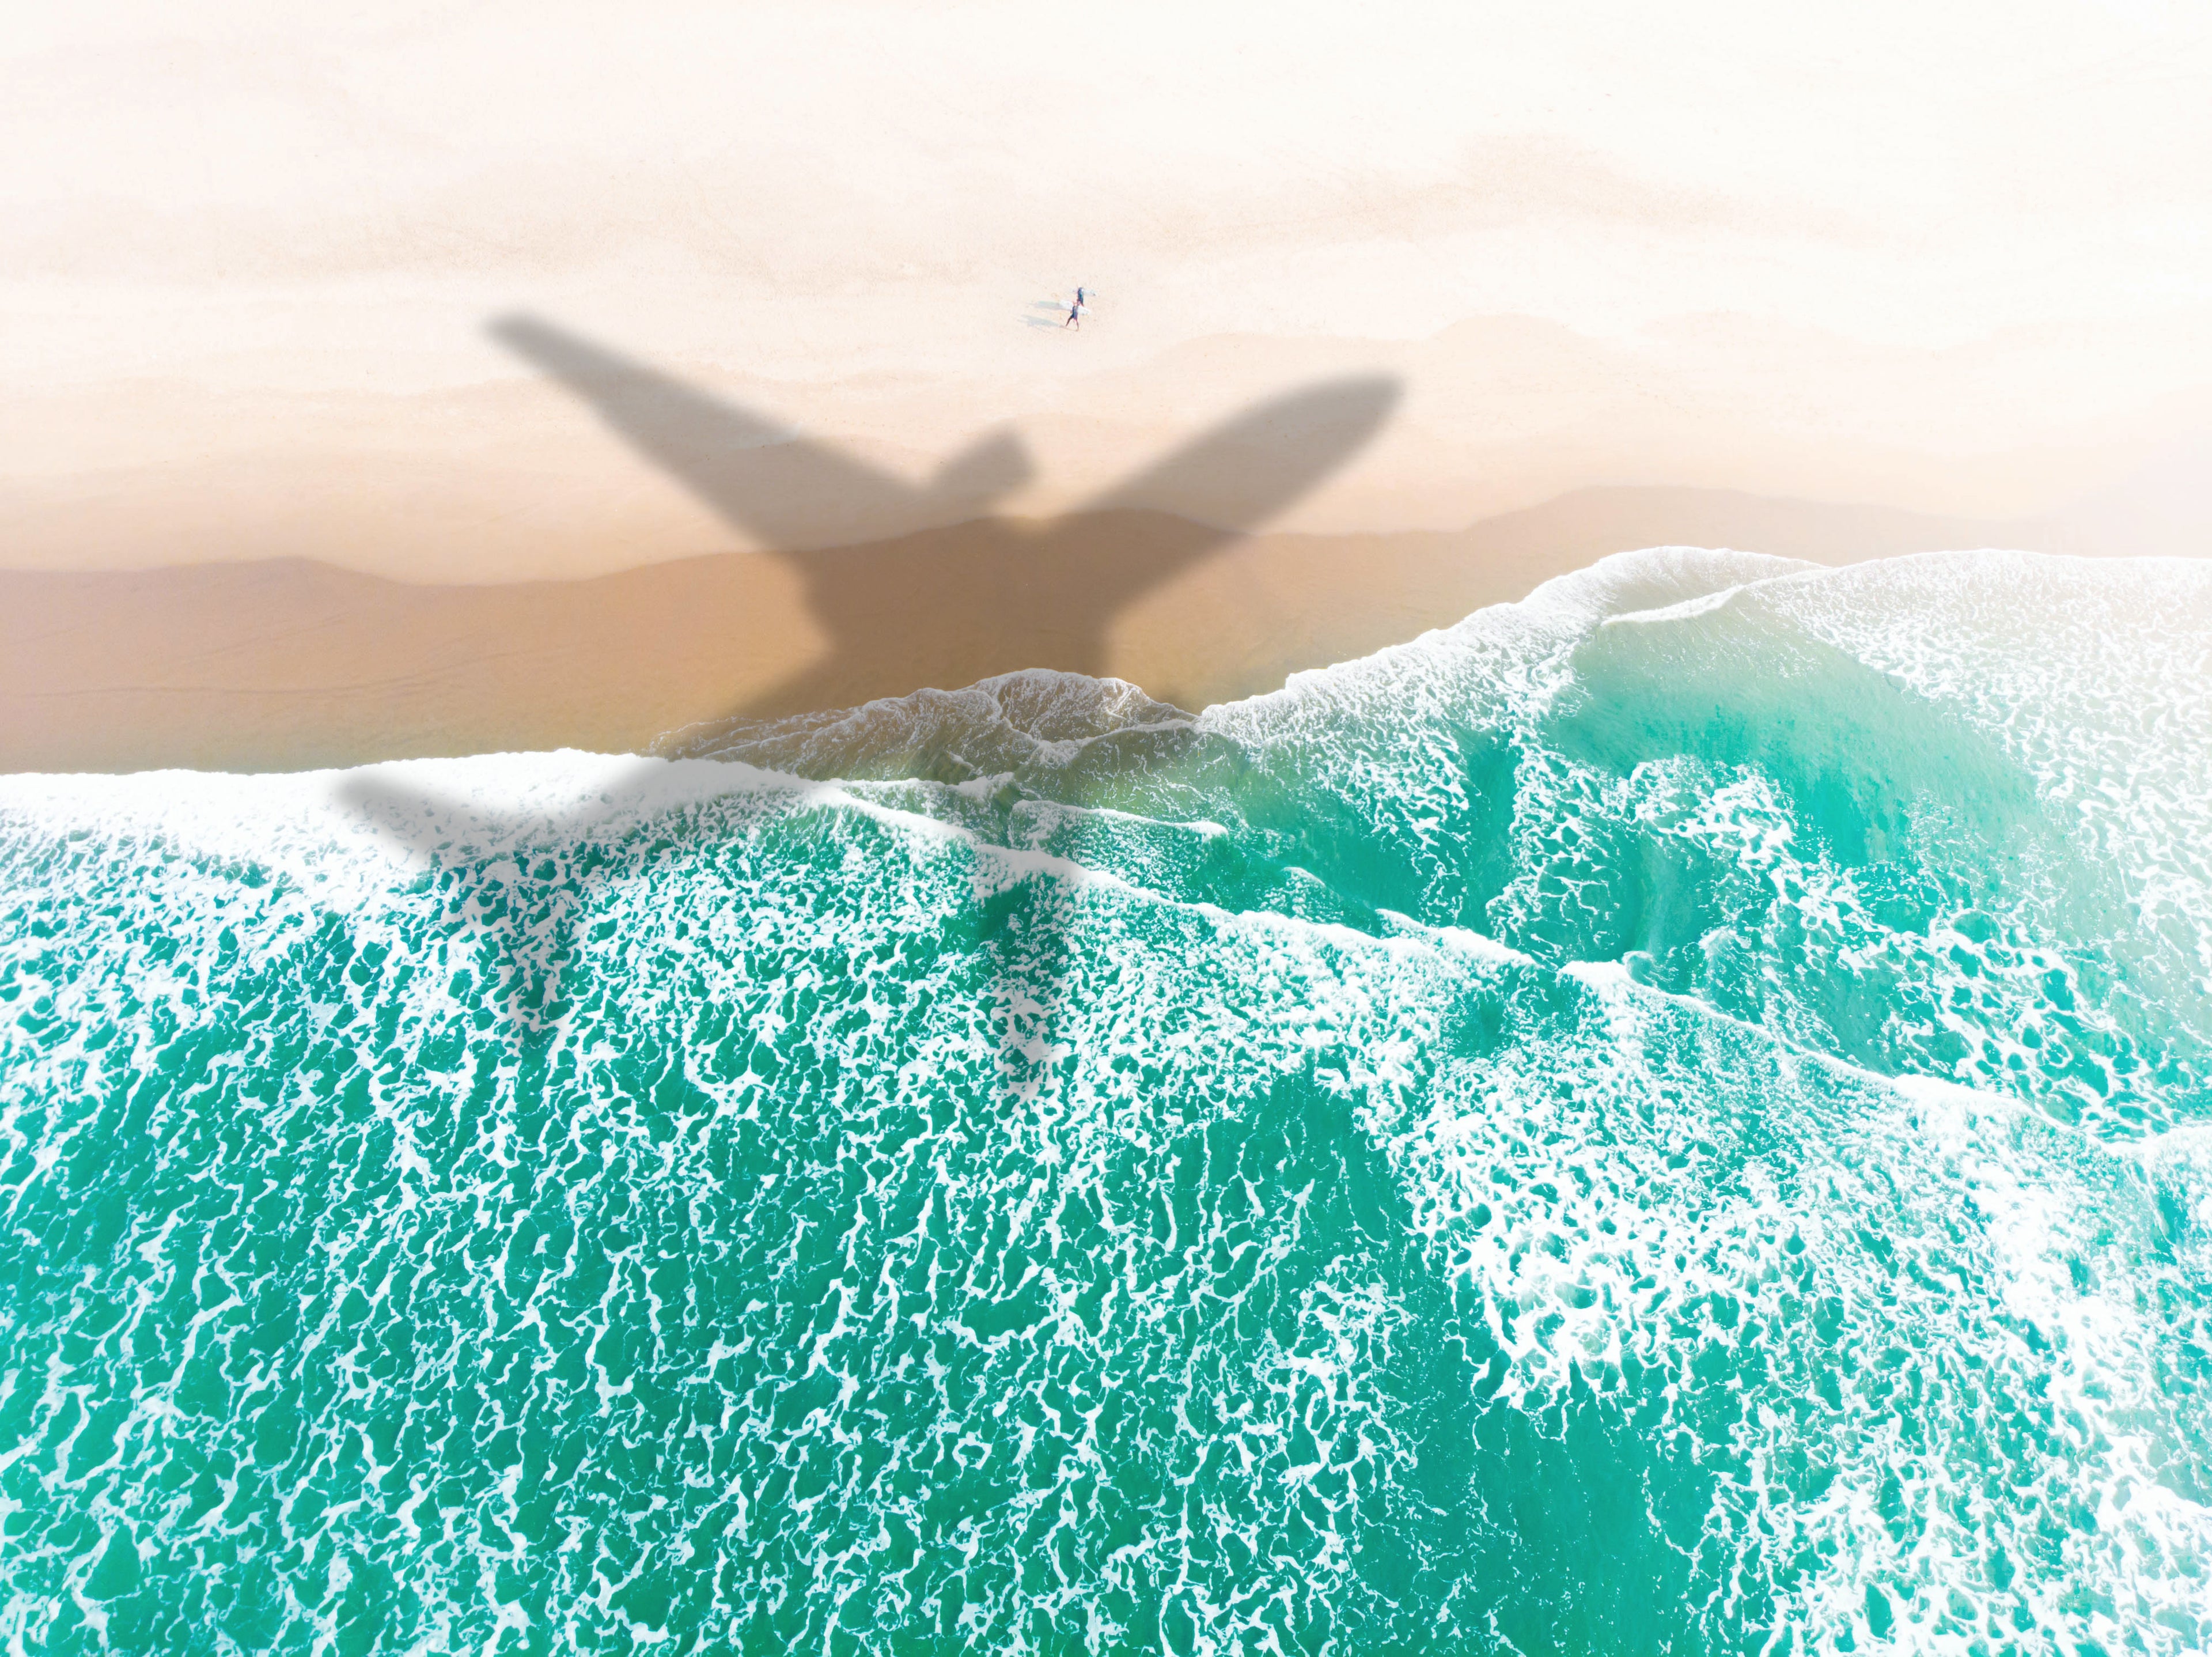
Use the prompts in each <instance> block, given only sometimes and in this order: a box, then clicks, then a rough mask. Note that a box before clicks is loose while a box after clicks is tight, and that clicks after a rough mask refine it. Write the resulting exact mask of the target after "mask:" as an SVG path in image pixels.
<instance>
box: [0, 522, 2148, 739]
mask: <svg viewBox="0 0 2212 1657" xmlns="http://www.w3.org/2000/svg"><path fill="white" fill-rule="evenodd" d="M2133 539H2135V536H2134V535H2133V534H2132V533H2130V526H2129V525H2128V524H2126V523H2125V522H2117V523H2115V524H2112V525H2108V526H2106V527H2105V528H2102V529H2100V527H2099V525H2098V523H2097V522H2096V521H2093V520H2091V519H2088V518H2083V517H2079V516H2077V517H2075V518H2070V519H2069V518H2068V517H2065V516H2062V515H2052V516H2049V517H2045V518H2043V519H2037V520H2017V521H2008V522H1997V521H1979V520H1972V519H1964V518H1944V517H1936V516H1933V515H1922V514H1915V513H1910V512H1904V511H1899V510H1895V509H1887V508H1881V507H1874V506H1860V507H1847V506H1837V505H1832V504H1826V503H1811V502H1804V501H1791V500H1787V499H1778V498H1774V497H1766V496H1753V495H1747V494H1738V493H1733V492H1729V491H1721V490H1692V489H1632V488H1618V489H1594V490H1577V491H1575V492H1573V493H1571V494H1569V495H1566V496H1560V497H1559V498H1557V499H1555V500H1553V501H1552V502H1550V503H1547V504H1546V505H1544V506H1542V507H1539V508H1535V509H1530V510H1528V511H1525V512H1519V513H1510V514H1505V515H1501V516H1498V517H1496V518H1492V519H1487V520H1485V521H1481V522H1480V523H1477V524H1474V525H1472V526H1469V527H1467V528H1465V529H1462V530H1458V531H1401V532H1397V533H1384V534H1370V535H1357V534H1352V535H1316V534H1298V533H1259V534H1252V535H1246V536H1242V537H1235V538H1228V537H1224V536H1223V535H1221V534H1220V533H1218V532H1215V531H1211V530H1207V529H1206V528H1205V527H1203V526H1200V525H1195V524H1193V523H1192V522H1190V521H1188V520H1186V519H1182V518H1177V517H1175V516H1173V515H1169V514H1165V513H1158V512H1148V511H1140V510H1127V511H1120V512H1103V513H1095V514H1087V515H1076V516H1073V517H1069V518H1065V519H1059V520H1051V521H1038V520H1022V519H1010V518H995V519H981V520H975V521H970V522H969V523H965V524H959V525H955V526H952V527H948V528H944V529H933V530H925V531H921V532H919V533H913V534H908V535H902V536H897V537H894V538H892V539H887V540H881V541H875V542H868V543H862V544H860V545H852V546H846V547H839V548H833V549H829V550H828V551H821V552H809V553H787V554H764V553H758V552H722V553H714V554H709V555H706V556H703V557H693V558H686V559H679V560H675V561H671V562H665V563H660V564H650V565H645V566H641V567H638V568H634V569H629V570H621V571H617V572H616V573H614V574H611V575H606V576H592V577H588V578H586V579H582V580H575V581H538V582H515V583H510V584H506V585H499V586H442V587H441V586H426V585H420V584H413V583H407V582H398V581H393V580H391V579H388V578H385V577H380V576H366V575H362V574H358V573H356V572H353V571H349V570H340V569H337V568H335V567H333V566H331V565H327V564H316V563H313V562H309V561H307V560H271V561H265V562H262V563H258V564H201V565H186V566H177V565H172V566H167V567H161V568H156V569H151V570H136V571H123V572H116V571H110V572H82V573H74V574H60V573H51V572H24V571H0V617H4V618H5V619H4V620H0V771H7V772H23V771H43V772H53V771H98V772H118V771H149V770H167V769H175V768H179V767H185V768H191V769H196V770H206V771H305V770H317V769H324V768H330V767H340V766H350V765H365V764H371V763H374V762H377V761H380V760H387V759H401V758H437V757H453V756H460V755H465V754H473V753H483V752H538V751H545V750H550V749H557V748H577V749H582V750H586V751H589V752H606V753H620V752H643V751H646V750H647V749H648V748H649V747H650V746H651V745H652V744H653V742H654V741H655V740H656V739H657V738H659V737H661V736H663V735H665V734H670V733H672V732H674V731H677V730H678V729H681V728H684V727H686V726H690V725H696V724H701V723H707V722H725V721H727V720H730V719H732V718H733V717H757V718H773V717H778V716H783V715H787V714H793V713H800V712H808V711H816V710H824V709H831V708H842V707H850V706H854V705H858V704H860V703H864V702H866V701H870V700H872V699H874V698H878V697H896V696H900V695H903V694H906V693H908V692H909V691H915V690H917V689H921V688H923V687H925V686H935V687H937V688H940V689H957V688H959V687H961V686H964V685H969V684H972V683H974V682H975V681H976V680H977V679H983V678H986V677H988V676H990V675H992V674H994V673H1004V672H1008V671H1012V670H1014V669H1018V668H1023V667H1043V668H1053V669H1058V670H1061V671H1068V672H1076V673H1089V674H1092V675H1097V676H1111V677H1114V678H1118V679H1125V680H1127V681H1129V682H1130V683H1132V684H1133V685H1138V686H1139V687H1140V688H1141V689H1142V690H1144V691H1146V694H1148V695H1150V696H1152V697H1154V698H1158V700H1161V701H1164V702H1168V703H1171V704H1175V705H1177V706H1179V707H1183V708H1187V709H1189V710H1194V711H1195V710H1198V709H1200V708H1203V707H1206V706H1207V705H1210V704H1217V703H1221V702H1226V701H1233V700H1237V699H1239V698H1243V697H1248V696H1252V695H1255V694H1261V693H1264V692H1266V691H1273V690H1275V689H1277V688H1279V686H1281V685H1283V683H1284V682H1285V679H1287V678H1288V677H1289V676H1290V675H1291V674H1292V673H1298V672H1302V671H1305V670H1309V669H1312V668H1318V667H1328V666H1329V665H1331V664H1334V663H1336V662H1340V661H1349V660H1352V659H1354V658H1357V657H1359V656H1363V655H1369V654H1370V653H1372V652H1373V651H1375V650H1377V649H1383V648H1384V647H1386V646H1388V645H1391V644H1395V643H1403V642H1405V641H1406V640H1408V639H1411V638H1414V637H1418V636H1419V635H1420V634H1422V633H1424V632H1426V631H1430V630H1431V629H1433V628H1437V627H1445V626H1449V625H1452V624H1455V623H1456V622H1458V621H1460V620H1462V618H1465V617H1466V616H1467V615H1468V614H1470V613H1472V612H1474V611H1476V610H1480V609H1482V608H1484V607H1486V606H1489V605H1493V604H1498V603H1508V602H1513V601H1516V600H1520V599H1522V598H1524V597H1526V596H1527V595H1528V593H1530V592H1531V591H1533V590H1534V588H1537V587H1539V586H1541V584H1542V583H1543V582H1546V581H1547V580H1549V579H1551V578H1553V576H1560V575H1564V574H1567V573H1569V572H1571V571H1572V570H1578V569H1582V568H1585V567H1587V566H1588V565H1589V564H1593V563H1595V561H1596V560H1597V559H1599V558H1601V557H1605V556H1607V555H1608V554H1611V553H1614V552H1620V551H1629V550H1632V549H1633V548H1636V547H1641V546H1652V545H1700V546H1728V547H1733V548H1735V549H1736V550H1739V551H1758V552H1768V553H1774V554H1777V555H1780V556H1785V557H1801V558H1805V559H1808V561H1811V562H1814V563H1817V564H1831V565H1833V564H1848V563H1856V562H1858V561H1861V560H1863V559H1866V558H1872V557H1887V556H1893V555H1896V554H1900V553H1908V552H1918V551H1954V550H1964V549H1971V548H1976V547H1991V546H2008V547H2015V548H2018V549H2021V550H2026V551H2046V552H2053V553H2082V552H2089V553H2099V554H2111V553H2125V552H2130V551H2136V550H2138V549H2137V548H2136V547H2134V546H2131V545H2129V544H2128V543H2129V542H2130V541H2132V540H2133ZM2139 550H2141V551H2153V550H2154V549H2153V548H2149V547H2144V548H2141V549H2139Z"/></svg>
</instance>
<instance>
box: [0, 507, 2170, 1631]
mask: <svg viewBox="0 0 2212 1657" xmlns="http://www.w3.org/2000/svg"><path fill="white" fill-rule="evenodd" d="M693 746H695V748H697V749H700V750H702V751H704V752H710V753H713V754H717V755H720V759H719V760H714V759H708V758H690V759H685V760H682V761H672V762H659V761H655V762H641V761H638V760H635V759H627V760H625V759H611V758H602V757H595V756H589V755H579V754H574V753H559V754H537V755H516V756H495V757H490V758H480V759H473V760H464V761H450V762H423V763H419V764H413V765H402V766H392V767H383V768H378V770H377V771H375V772H374V775H373V777H369V778H368V782H372V783H374V789H367V784H366V783H364V779H363V777H362V775H361V774H353V775H351V776H342V775H337V774H322V775H315V776H305V777H216V776H201V775H186V774H170V775H163V776H145V777H125V778H94V777H82V778H70V777H15V778H9V779H6V780H5V782H4V783H0V1218H4V1227H0V1272H4V1279H5V1286H6V1287H5V1298H4V1302H0V1649H4V1650H6V1651H8V1652H17V1651H24V1652H37V1651H78V1650H115V1651H130V1652H173V1653H211V1654H212V1653H232V1652H246V1651H286V1652H290V1651H300V1652H308V1651H314V1652H325V1651H328V1652H343V1653H359V1652H369V1651H379V1652H394V1653H398V1652H447V1651H453V1652H459V1651H468V1652H515V1653H520V1652H554V1651H563V1652H565V1651H590V1652H630V1651H645V1650H647V1649H651V1650H656V1651H665V1652H687V1653H688V1652H719V1651H740V1652H762V1653H767V1652H784V1651H804V1652H820V1653H836V1654H844V1653H864V1652H866V1653H876V1652H881V1653H905V1652H937V1651H945V1652H950V1651H959V1650H968V1651H976V1652H992V1653H1000V1652H1077V1651H1089V1652H1122V1651H1129V1652H1139V1651H1164V1652H1172V1653H1177V1654H1193V1653H1262V1652H1269V1653H1290V1652H1324V1651H1327V1652H1335V1653H1344V1654H1357V1653H1370V1652H1385V1651H1403V1652H1419V1651H1442V1652H1469V1653H1475V1652H1499V1653H1505V1652H1519V1653H1530V1654H1533V1653H1552V1652H1559V1653H1608V1654H1609V1653H1644V1652H1680V1653H1691V1652H1698V1653H1704V1652H1738V1651H1743V1652H1750V1651H1762V1652H1764V1651H1772V1652H1801V1651H1802V1652H1844V1651H1855V1652H1875V1651H1914V1652H1941V1653H1959V1654H1969V1653H1984V1652H1986V1653H1997V1652H2007V1651H2018V1652H2052V1653H2067V1654H2074V1653H2077V1652H2102V1653H2113V1654H2116V1653H2120V1652H2130V1651H2151V1652H2160V1653H2183V1652H2191V1651H2203V1650H2204V1649H2206V1648H2208V1646H2212V567H2207V566H2194V565H2186V564H2172V563H2154V562H2143V563H2112V564H2096V563H2075V562H2067V561H2058V560H2051V559H2042V558H2035V557H2027V556H2025V555H2012V554H2000V553H1978V554H1970V555H1955V556H1944V557H1921V558H1913V559H1907V560H1899V561H1892V562H1887V563H1882V564H1871V565H1863V566H1859V567H1857V568H1853V569H1850V570H1840V571H1830V570H1814V569H1811V568H1809V567H1807V566H1803V565H1799V564H1790V563H1786V562H1784V561H1781V560H1777V559H1769V558H1759V557H1750V556H1747V555H1739V554H1727V553H1712V552H1698V551H1684V550H1674V551H1653V552H1644V553H1638V554H1632V555H1627V556H1624V557H1619V558H1614V559H1611V560H1607V562H1606V563H1604V564H1601V565H1599V566H1597V567H1596V568H1595V570H1589V571H1586V572H1584V573H1583V574H1582V575H1579V576H1573V577H1569V578H1567V579H1565V580H1564V581H1561V582H1554V583H1553V584H1552V585H1551V586H1550V587H1548V588H1545V589H1543V590H1542V591H1541V593H1540V594H1538V595H1537V596H1536V597H1535V598H1534V599H1533V600H1530V601H1529V602H1528V603H1527V604H1524V605H1520V606H1506V607H1501V608H1498V609H1493V610H1489V611H1485V612H1480V613H1479V614H1477V615H1475V616H1474V617H1471V618H1468V621H1466V622H1465V623H1463V624H1462V625H1460V626H1459V627H1457V628H1455V629H1453V630H1450V631H1446V632H1443V633H1438V634H1432V635H1430V636H1428V637H1425V638H1422V639H1420V640H1418V641H1415V642H1413V643H1408V644H1407V645H1405V646H1402V647H1401V648H1398V649H1393V650H1389V651H1386V652H1384V653H1383V654H1382V655H1377V656H1375V657H1373V658H1370V659H1369V660H1366V661H1359V662H1355V663H1351V664H1347V665H1346V666H1344V667H1337V668H1333V669H1330V670H1328V672H1326V673H1314V674H1307V675H1303V676H1301V677H1299V678H1298V679H1295V680H1293V681H1292V683H1291V685H1290V686H1289V687H1288V688H1287V689H1285V691H1282V692H1280V693H1279V694H1276V695H1273V696H1271V697H1267V698H1260V699H1257V700H1255V701H1251V702H1247V703H1241V704H1234V705H1230V706H1225V707H1220V708H1216V709H1212V710H1207V711H1206V713H1204V714H1202V715H1200V716H1186V715H1182V714H1179V713H1177V712H1176V711H1175V710H1170V709H1166V708H1164V707H1161V706H1160V705H1158V704H1152V703H1148V702H1146V700H1145V699H1144V698H1142V697H1141V696H1139V695H1138V694H1136V693H1135V692H1134V691H1131V690H1130V689H1129V688H1128V687H1127V686H1121V685H1114V684H1112V683H1110V682H1109V683H1099V682H1094V681H1091V680H1085V679H1070V678H1065V677H1060V676H1053V675H1043V674H1031V675H1024V676H1020V677H1017V678H1014V679H1006V680H1001V681H996V682H994V683H992V684H988V685H982V686H978V687H975V688H973V689H970V690H969V691H963V692H959V693H957V694H941V693H935V692H932V693H926V694H924V695H921V696H918V697H915V698H908V700H907V701H905V702H902V703H898V704H876V705H874V706H872V707H871V708H869V709H866V710H860V712H858V713H855V714H853V715H850V716H842V717H824V718H817V719H811V720H807V721H800V722H793V723H789V724H787V725H785V726H782V727H779V728H772V729H769V730H765V731H763V730H758V729H755V730H751V731H732V732H724V733H719V734H717V733H708V734H704V735H702V736H696V738H695V740H694V745H693ZM365 790H366V791H365ZM410 794H411V795H412V796H413V797H415V798H416V799H417V801H418V803H417V804H416V805H414V806H408V805H406V804H404V797H406V796H410ZM395 800H399V801H402V803H399V804H394V803H393V802H394V801H395Z"/></svg>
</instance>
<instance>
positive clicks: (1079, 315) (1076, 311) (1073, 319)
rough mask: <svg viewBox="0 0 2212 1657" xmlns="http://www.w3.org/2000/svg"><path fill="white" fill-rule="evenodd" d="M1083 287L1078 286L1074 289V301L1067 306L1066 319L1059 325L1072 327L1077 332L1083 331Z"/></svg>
mask: <svg viewBox="0 0 2212 1657" xmlns="http://www.w3.org/2000/svg"><path fill="white" fill-rule="evenodd" d="M1083 300H1084V293H1083V289H1080V288H1078V289H1076V290H1075V303H1074V304H1073V305H1071V306H1069V307H1068V308H1067V320H1066V321H1065V322H1063V323H1061V324H1060V326H1061V327H1063V328H1073V329H1074V330H1075V332H1078V333H1081V332H1083Z"/></svg>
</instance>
